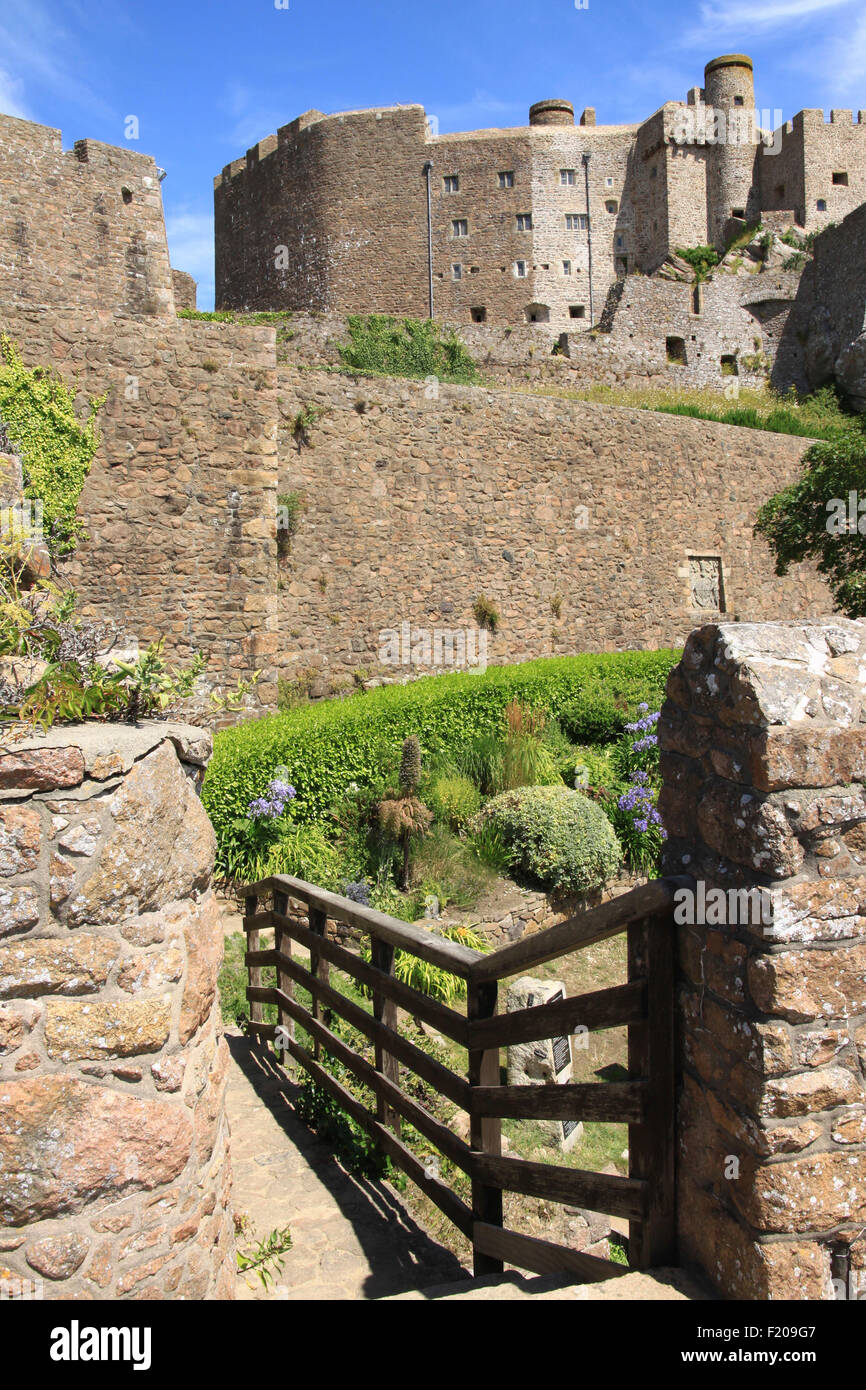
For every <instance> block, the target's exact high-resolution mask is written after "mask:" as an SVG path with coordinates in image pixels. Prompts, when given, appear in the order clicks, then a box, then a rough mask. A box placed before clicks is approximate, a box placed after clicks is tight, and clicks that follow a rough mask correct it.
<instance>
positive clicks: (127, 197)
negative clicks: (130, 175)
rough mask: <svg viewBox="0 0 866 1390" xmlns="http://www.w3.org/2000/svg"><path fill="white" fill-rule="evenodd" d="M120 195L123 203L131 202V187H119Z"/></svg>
mask: <svg viewBox="0 0 866 1390" xmlns="http://www.w3.org/2000/svg"><path fill="white" fill-rule="evenodd" d="M120 196H121V198H122V199H123V201H124V202H125V203H131V202H132V189H131V188H121V190H120Z"/></svg>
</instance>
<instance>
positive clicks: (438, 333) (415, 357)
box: [340, 314, 478, 384]
mask: <svg viewBox="0 0 866 1390" xmlns="http://www.w3.org/2000/svg"><path fill="white" fill-rule="evenodd" d="M347 326H348V330H349V342H348V343H346V344H344V345H343V346H342V347H341V348H340V357H341V360H342V363H343V366H344V367H348V368H351V369H352V370H353V371H358V372H367V373H381V374H384V375H386V376H408V377H425V378H426V377H436V378H437V379H438V380H439V381H450V382H458V383H463V384H471V383H472V382H475V381H477V380H478V371H477V368H476V366H475V363H474V361H473V360H472V358H471V357H470V355H469V353H468V352H467V351H466V348H465V347H464V346H463V344H462V342H461V341H460V339H459V338H458V337H457V335H456V333H454V332H453V330H451V329H443V328H442V327H440V325H439V324H437V323H434V322H433V321H432V320H431V319H426V320H424V321H421V320H418V319H409V318H404V319H396V318H390V317H388V316H387V315H384V314H372V315H370V317H368V318H363V317H361V316H360V315H357V314H354V315H352V316H351V317H350V318H349V319H348V320H347Z"/></svg>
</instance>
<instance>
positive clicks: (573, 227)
mask: <svg viewBox="0 0 866 1390" xmlns="http://www.w3.org/2000/svg"><path fill="white" fill-rule="evenodd" d="M565 230H566V231H567V232H585V231H586V213H585V212H567V213H566V214H565Z"/></svg>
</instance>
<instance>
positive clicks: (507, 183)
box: [499, 169, 514, 188]
mask: <svg viewBox="0 0 866 1390" xmlns="http://www.w3.org/2000/svg"><path fill="white" fill-rule="evenodd" d="M499 187H500V188H513V187H514V172H513V170H511V169H505V170H503V172H502V173H501V174H500V175H499Z"/></svg>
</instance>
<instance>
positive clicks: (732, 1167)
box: [658, 619, 866, 1300]
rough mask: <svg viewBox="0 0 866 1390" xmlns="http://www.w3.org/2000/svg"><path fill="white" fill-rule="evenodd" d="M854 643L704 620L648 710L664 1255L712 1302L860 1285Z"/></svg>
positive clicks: (865, 925)
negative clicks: (671, 1250)
mask: <svg viewBox="0 0 866 1390" xmlns="http://www.w3.org/2000/svg"><path fill="white" fill-rule="evenodd" d="M864 654H866V624H863V623H857V622H851V621H849V620H846V619H825V620H809V621H805V622H803V621H798V622H794V621H791V622H781V623H760V624H752V623H744V624H739V625H738V624H730V623H725V624H719V625H709V626H705V627H703V628H701V629H699V630H698V631H696V632H694V633H693V634H692V636H691V637H690V638H689V641H688V644H687V646H686V649H685V652H684V655H683V659H682V662H681V664H680V665H679V666H678V667H677V668H676V670H675V671H674V672H673V673H672V675H671V677H670V680H669V683H668V698H667V701H666V702H665V705H664V707H663V710H662V716H661V719H660V721H659V726H658V727H659V741H660V747H661V755H662V756H661V771H662V777H663V779H664V787H663V791H662V793H661V797H660V801H659V810H660V811H661V814H662V817H663V819H664V822H665V825H666V827H667V829H668V832H669V836H670V838H669V840H668V843H667V848H666V852H665V859H664V869H665V871H666V872H670V873H675V874H681V875H686V876H687V877H688V879H689V880H690V881H691V882H692V883H693V884H694V889H693V893H694V897H693V899H692V902H691V907H690V906H689V902H688V900H687V898H686V899H683V900H682V901H681V903H680V904H679V905H678V907H679V913H680V915H679V917H678V919H677V920H678V922H679V926H678V936H679V955H680V969H681V988H680V996H679V1022H680V1037H681V1054H682V1055H681V1067H682V1093H681V1097H680V1109H679V1178H678V1183H679V1199H678V1217H679V1239H680V1259H681V1262H682V1263H683V1264H686V1265H695V1266H697V1267H698V1268H700V1269H702V1270H703V1271H704V1272H705V1273H706V1274H707V1275H708V1276H709V1277H710V1279H711V1280H712V1281H713V1283H714V1284H715V1286H716V1288H717V1289H718V1291H719V1292H720V1293H721V1294H722V1295H723V1296H724V1297H728V1298H739V1299H759V1300H764V1299H774V1300H777V1299H832V1298H863V1297H864V1296H866V1241H864V1239H863V1231H864V1226H866V982H864V980H866V944H864V943H866V917H864V915H863V899H864V889H866V871H864V865H866V798H864V795H863V786H862V783H863V779H864V776H866V729H864V722H863V721H864V717H866V716H864V712H863V711H864V705H863V697H864V685H866V680H864V664H863V661H864ZM748 892H752V893H753V894H755V895H756V896H754V897H753V898H752V900H751V902H749V903H747V902H746V901H745V894H746V893H748ZM738 894H739V896H738ZM711 895H716V896H715V897H714V898H713V897H711ZM834 1281H835V1282H834Z"/></svg>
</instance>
